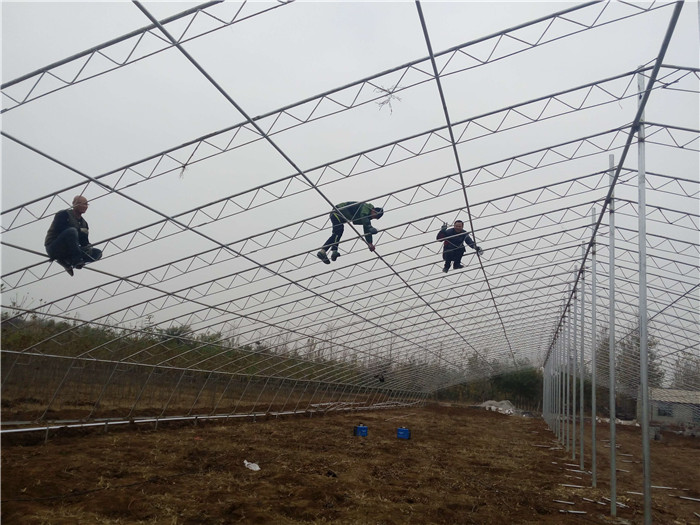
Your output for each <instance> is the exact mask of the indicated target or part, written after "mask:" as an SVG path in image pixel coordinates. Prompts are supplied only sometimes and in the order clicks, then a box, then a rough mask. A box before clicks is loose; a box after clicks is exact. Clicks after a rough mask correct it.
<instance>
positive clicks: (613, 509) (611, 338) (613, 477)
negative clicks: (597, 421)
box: [608, 155, 617, 517]
mask: <svg viewBox="0 0 700 525" xmlns="http://www.w3.org/2000/svg"><path fill="white" fill-rule="evenodd" d="M609 159H610V190H609V192H608V195H609V206H608V216H609V217H610V219H609V221H610V231H609V232H608V235H609V237H610V241H609V243H608V246H609V247H608V251H609V258H608V264H609V270H608V276H609V279H610V284H609V290H608V295H609V296H610V304H609V308H610V313H609V323H610V325H609V328H608V363H609V367H610V369H609V372H610V374H609V381H608V390H609V391H610V396H609V403H610V405H609V406H610V414H609V415H610V515H611V516H613V517H615V516H617V471H616V469H617V461H616V457H615V456H616V454H615V446H616V445H615V443H616V441H615V417H616V414H615V158H614V156H613V155H610V157H609Z"/></svg>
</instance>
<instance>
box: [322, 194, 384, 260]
mask: <svg viewBox="0 0 700 525" xmlns="http://www.w3.org/2000/svg"><path fill="white" fill-rule="evenodd" d="M335 207H336V208H337V210H338V211H335V210H333V211H332V212H331V214H330V218H331V224H333V233H331V236H330V237H329V238H328V240H327V241H326V243H325V244H324V245H323V248H321V251H319V252H318V253H317V254H316V256H317V257H318V258H319V259H321V260H322V261H323V262H324V263H325V264H330V263H331V260H332V261H335V260H336V259H337V258H338V257H340V254H339V253H338V243H339V242H340V238H341V237H342V236H343V231H344V229H345V227H344V226H343V224H345V223H346V222H351V223H353V224H356V225H358V226H362V228H363V230H364V235H365V242H366V243H367V246H368V247H369V251H371V252H373V251H374V244H372V235H376V233H377V230H376V228H373V227H372V220H374V219H381V217H382V215H384V210H383V209H382V208H375V207H374V206H373V205H371V204H369V203H367V202H355V201H349V202H342V203H340V204H336V206H335ZM329 250H330V252H331V258H330V260H329V259H328V255H327V252H328V251H329Z"/></svg>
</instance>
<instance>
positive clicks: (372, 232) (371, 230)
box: [369, 227, 379, 235]
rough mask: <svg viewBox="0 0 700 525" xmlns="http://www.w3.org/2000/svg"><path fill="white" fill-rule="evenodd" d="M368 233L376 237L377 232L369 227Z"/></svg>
mask: <svg viewBox="0 0 700 525" xmlns="http://www.w3.org/2000/svg"><path fill="white" fill-rule="evenodd" d="M369 233H371V234H372V235H377V234H378V233H379V232H378V231H377V228H372V227H370V229H369Z"/></svg>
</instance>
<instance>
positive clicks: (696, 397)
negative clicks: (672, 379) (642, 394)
mask: <svg viewBox="0 0 700 525" xmlns="http://www.w3.org/2000/svg"><path fill="white" fill-rule="evenodd" d="M649 400H650V401H666V402H669V403H688V404H691V405H700V391H698V390H678V389H674V388H650V389H649Z"/></svg>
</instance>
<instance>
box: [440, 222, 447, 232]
mask: <svg viewBox="0 0 700 525" xmlns="http://www.w3.org/2000/svg"><path fill="white" fill-rule="evenodd" d="M446 229H447V223H446V222H443V223H442V228H440V231H445V230H446Z"/></svg>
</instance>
